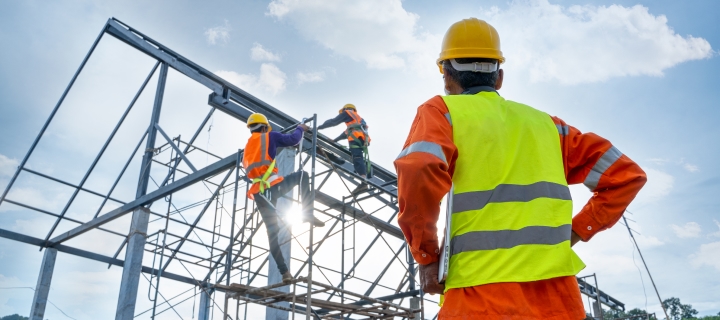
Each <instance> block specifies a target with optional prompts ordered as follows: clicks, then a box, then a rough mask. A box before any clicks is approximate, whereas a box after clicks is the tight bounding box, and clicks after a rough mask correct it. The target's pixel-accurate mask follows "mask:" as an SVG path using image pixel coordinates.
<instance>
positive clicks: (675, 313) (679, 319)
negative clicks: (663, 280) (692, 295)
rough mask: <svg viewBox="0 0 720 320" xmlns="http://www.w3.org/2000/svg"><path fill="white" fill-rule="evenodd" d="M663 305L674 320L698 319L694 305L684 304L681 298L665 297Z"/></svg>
mask: <svg viewBox="0 0 720 320" xmlns="http://www.w3.org/2000/svg"><path fill="white" fill-rule="evenodd" d="M663 306H664V307H665V309H666V310H667V312H668V314H669V316H670V319H672V320H684V319H696V318H695V316H696V315H697V314H698V311H697V310H695V309H693V307H692V305H689V304H682V302H680V298H675V297H672V298H670V299H665V301H663Z"/></svg>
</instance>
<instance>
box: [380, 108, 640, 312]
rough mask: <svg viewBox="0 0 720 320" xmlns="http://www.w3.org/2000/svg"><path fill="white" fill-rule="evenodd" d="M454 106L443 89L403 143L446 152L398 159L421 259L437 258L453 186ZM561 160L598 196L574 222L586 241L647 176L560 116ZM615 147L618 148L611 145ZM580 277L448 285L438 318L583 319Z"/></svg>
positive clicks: (612, 219)
mask: <svg viewBox="0 0 720 320" xmlns="http://www.w3.org/2000/svg"><path fill="white" fill-rule="evenodd" d="M449 114H450V113H449V110H448V108H447V106H446V105H445V102H444V101H443V99H442V98H441V97H440V96H435V97H433V98H432V99H430V100H428V101H427V102H425V103H424V104H422V105H421V106H420V107H419V108H418V110H417V115H416V116H415V120H414V121H413V124H412V127H411V128H410V134H409V135H408V138H407V140H406V141H405V145H404V146H403V149H405V148H407V147H408V146H410V145H411V144H413V143H415V142H419V141H427V142H433V143H436V144H438V145H440V146H441V147H442V151H443V153H444V154H445V159H440V158H438V157H437V156H435V155H432V154H430V153H424V152H413V153H409V154H407V155H404V156H402V157H400V158H398V159H396V160H395V162H394V164H395V170H396V171H397V174H398V204H399V208H400V213H399V215H398V224H399V225H400V228H401V229H402V231H403V234H404V235H405V238H406V240H407V242H408V244H409V246H410V251H411V253H412V255H413V257H414V258H415V261H417V262H418V263H419V264H422V265H426V264H430V263H433V262H436V261H438V258H439V257H438V256H439V252H440V250H439V245H438V238H437V220H438V215H439V213H440V208H439V206H438V203H440V201H441V200H442V198H443V196H445V195H446V194H447V193H448V192H449V191H450V186H451V184H452V176H453V173H454V171H455V161H456V160H457V157H458V149H457V146H455V144H454V143H453V131H452V124H451V123H450V121H452V120H451V119H450V117H449ZM552 120H553V122H554V123H555V125H556V126H557V128H558V137H559V139H560V142H561V148H562V158H563V166H564V168H565V177H566V179H567V182H568V184H578V183H585V185H586V186H588V188H590V190H591V191H593V196H592V198H590V200H589V201H588V203H587V204H586V205H585V207H583V209H582V210H581V211H580V213H578V214H577V215H576V216H575V217H574V218H573V222H572V229H573V231H574V232H575V233H577V234H578V235H579V236H580V238H582V240H583V241H588V240H590V238H592V237H593V236H594V235H595V234H596V233H598V232H600V231H602V230H605V229H607V228H610V227H612V226H613V225H614V224H615V223H616V222H617V221H618V220H619V219H620V218H621V217H622V214H623V212H624V211H625V208H627V206H628V205H629V204H630V202H631V201H632V200H633V199H634V198H635V195H636V194H637V193H638V192H639V191H640V189H641V188H642V186H643V185H644V184H645V181H646V180H647V177H646V175H645V172H643V171H642V169H640V167H639V166H638V165H637V164H636V163H635V162H633V161H632V160H630V158H628V157H627V156H625V155H622V156H620V157H619V158H617V160H615V161H614V162H612V163H605V162H606V161H603V160H601V158H603V155H604V154H605V153H606V152H607V151H611V153H616V152H618V150H617V148H614V147H613V146H612V144H611V143H610V142H609V141H608V140H606V139H603V138H602V137H600V136H598V135H596V134H594V133H581V132H580V131H579V130H578V129H576V128H574V127H572V126H568V125H567V124H566V123H565V122H564V121H562V120H560V119H559V118H556V117H552ZM611 149H613V150H611ZM581 299H582V298H581V296H580V290H579V287H578V283H577V279H576V278H575V277H573V276H569V277H559V278H553V279H547V280H541V281H534V282H520V283H514V282H508V283H492V284H485V285H479V286H475V287H468V288H457V289H450V290H448V291H447V292H446V293H445V301H444V304H443V307H442V308H441V309H440V314H439V319H476V318H482V319H490V320H492V319H507V320H520V319H522V320H534V319H546V320H547V319H551V320H565V319H568V320H579V319H584V318H585V309H584V307H583V304H582V300H581Z"/></svg>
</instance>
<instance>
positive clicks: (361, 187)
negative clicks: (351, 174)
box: [352, 182, 368, 195]
mask: <svg viewBox="0 0 720 320" xmlns="http://www.w3.org/2000/svg"><path fill="white" fill-rule="evenodd" d="M367 189H368V184H367V182H363V183H361V184H359V185H358V186H357V187H355V190H353V191H352V194H355V195H356V194H359V193H362V192H363V191H366V190H367Z"/></svg>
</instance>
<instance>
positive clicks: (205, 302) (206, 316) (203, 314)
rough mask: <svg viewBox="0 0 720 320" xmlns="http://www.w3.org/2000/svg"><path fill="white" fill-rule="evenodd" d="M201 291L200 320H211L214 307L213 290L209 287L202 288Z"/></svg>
mask: <svg viewBox="0 0 720 320" xmlns="http://www.w3.org/2000/svg"><path fill="white" fill-rule="evenodd" d="M200 290H201V291H202V292H200V307H199V310H198V320H210V311H212V310H211V307H212V294H213V292H214V290H213V289H210V288H208V287H207V286H201V287H200Z"/></svg>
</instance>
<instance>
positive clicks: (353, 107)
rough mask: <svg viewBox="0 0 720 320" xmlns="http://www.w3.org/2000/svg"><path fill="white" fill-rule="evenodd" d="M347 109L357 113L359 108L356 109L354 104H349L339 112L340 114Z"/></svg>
mask: <svg viewBox="0 0 720 320" xmlns="http://www.w3.org/2000/svg"><path fill="white" fill-rule="evenodd" d="M345 109H353V110H355V111H357V108H355V105H354V104H352V103H348V104H346V105H344V106H343V107H342V108H340V110H339V111H338V113H342V112H343V110H345Z"/></svg>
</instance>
